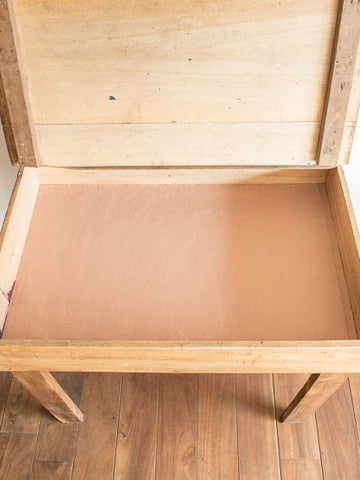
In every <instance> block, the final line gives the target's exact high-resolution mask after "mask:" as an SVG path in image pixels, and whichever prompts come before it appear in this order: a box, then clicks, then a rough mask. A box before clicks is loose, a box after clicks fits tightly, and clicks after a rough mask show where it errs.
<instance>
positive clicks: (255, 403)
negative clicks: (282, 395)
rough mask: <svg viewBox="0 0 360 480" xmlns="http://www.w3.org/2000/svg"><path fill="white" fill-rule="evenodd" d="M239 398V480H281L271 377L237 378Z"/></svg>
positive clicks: (265, 375)
mask: <svg viewBox="0 0 360 480" xmlns="http://www.w3.org/2000/svg"><path fill="white" fill-rule="evenodd" d="M236 398H237V399H236V401H237V435H238V449H239V477H240V478H241V479H242V480H263V479H264V478H271V479H273V480H276V479H280V469H279V452H278V442H277V432H276V421H275V407H274V392H273V383H272V376H271V375H270V374H262V375H261V374H260V375H237V376H236ZM260 458H261V461H259V459H260Z"/></svg>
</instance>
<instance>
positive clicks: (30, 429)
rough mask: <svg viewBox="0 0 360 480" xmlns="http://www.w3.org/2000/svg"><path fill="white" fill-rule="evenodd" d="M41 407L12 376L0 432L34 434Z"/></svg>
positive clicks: (36, 429)
mask: <svg viewBox="0 0 360 480" xmlns="http://www.w3.org/2000/svg"><path fill="white" fill-rule="evenodd" d="M41 412H42V407H41V406H40V405H39V403H38V402H37V400H36V399H35V398H34V397H33V396H32V395H31V394H30V392H29V391H28V390H26V389H25V388H24V387H23V386H22V385H21V384H20V383H19V382H18V380H17V379H16V378H14V377H13V378H12V381H11V385H10V391H9V396H8V400H7V403H6V408H5V412H4V416H3V421H2V425H1V432H7V433H27V434H31V435H36V434H37V431H38V428H39V422H40V414H41Z"/></svg>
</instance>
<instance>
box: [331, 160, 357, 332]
mask: <svg viewBox="0 0 360 480" xmlns="http://www.w3.org/2000/svg"><path fill="white" fill-rule="evenodd" d="M326 188H327V192H328V197H329V203H330V207H331V211H332V215H333V220H334V224H335V229H336V234H337V240H338V245H339V249H340V254H341V259H342V264H343V268H344V274H345V280H346V284H347V290H348V293H349V299H350V303H351V309H352V312H353V317H354V322H355V326H356V329H357V334H358V336H359V333H360V288H359V285H360V234H359V230H358V227H357V223H356V218H355V214H354V211H353V208H352V204H351V199H350V194H349V190H348V188H347V184H346V180H345V176H344V171H343V169H342V168H341V167H338V168H337V169H333V170H331V171H330V172H329V176H328V179H327V181H326Z"/></svg>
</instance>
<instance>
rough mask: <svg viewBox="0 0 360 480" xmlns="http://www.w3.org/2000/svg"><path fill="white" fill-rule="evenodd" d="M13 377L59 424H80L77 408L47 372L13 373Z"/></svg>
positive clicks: (80, 417) (79, 412) (80, 416)
mask: <svg viewBox="0 0 360 480" xmlns="http://www.w3.org/2000/svg"><path fill="white" fill-rule="evenodd" d="M14 376H15V377H16V379H17V380H18V381H19V382H21V384H22V385H23V386H24V387H25V388H26V389H27V390H28V391H29V392H30V393H31V394H32V395H33V396H34V397H35V398H36V399H37V400H38V401H39V402H40V403H41V404H42V405H43V406H44V407H45V408H46V409H47V410H49V412H50V413H51V414H52V415H53V416H54V417H55V418H57V419H58V420H59V421H60V422H63V423H68V422H82V420H83V414H82V412H81V411H80V409H79V407H78V406H77V405H75V403H74V402H73V401H72V400H71V398H70V397H69V395H68V394H67V393H66V392H65V391H64V390H63V389H62V388H61V387H60V385H59V384H58V383H57V381H56V380H55V379H54V377H53V376H52V375H51V374H50V373H49V372H38V371H35V372H14Z"/></svg>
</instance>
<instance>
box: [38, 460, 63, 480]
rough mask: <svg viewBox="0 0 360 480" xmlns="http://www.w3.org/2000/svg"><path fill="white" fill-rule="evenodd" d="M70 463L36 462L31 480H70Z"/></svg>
mask: <svg viewBox="0 0 360 480" xmlns="http://www.w3.org/2000/svg"><path fill="white" fill-rule="evenodd" d="M71 467H72V464H71V463H69V462H34V466H33V470H32V474H31V480H50V479H51V480H70V479H71Z"/></svg>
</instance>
